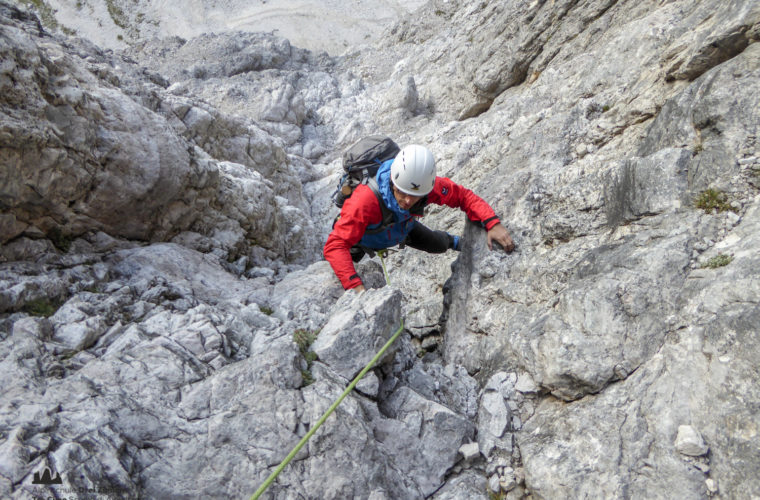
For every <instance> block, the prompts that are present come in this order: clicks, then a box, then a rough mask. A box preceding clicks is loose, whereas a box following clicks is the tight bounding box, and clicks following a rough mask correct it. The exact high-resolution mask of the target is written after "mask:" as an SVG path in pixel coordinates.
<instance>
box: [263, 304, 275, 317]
mask: <svg viewBox="0 0 760 500" xmlns="http://www.w3.org/2000/svg"><path fill="white" fill-rule="evenodd" d="M259 311H261V312H263V313H264V314H266V315H267V316H271V315H272V314H274V309H272V308H271V307H267V306H259Z"/></svg>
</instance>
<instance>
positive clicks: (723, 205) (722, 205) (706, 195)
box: [694, 188, 734, 212]
mask: <svg viewBox="0 0 760 500" xmlns="http://www.w3.org/2000/svg"><path fill="white" fill-rule="evenodd" d="M694 206H695V207H697V208H701V209H702V210H704V211H705V212H712V211H713V210H716V211H718V212H725V211H728V210H730V211H734V209H733V208H732V207H731V205H730V204H729V203H728V196H727V195H726V193H723V192H721V191H718V190H717V189H712V188H710V189H706V190H704V191H702V192H701V193H699V196H697V198H696V199H695V200H694Z"/></svg>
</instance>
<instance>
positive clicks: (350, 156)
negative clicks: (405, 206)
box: [332, 135, 401, 234]
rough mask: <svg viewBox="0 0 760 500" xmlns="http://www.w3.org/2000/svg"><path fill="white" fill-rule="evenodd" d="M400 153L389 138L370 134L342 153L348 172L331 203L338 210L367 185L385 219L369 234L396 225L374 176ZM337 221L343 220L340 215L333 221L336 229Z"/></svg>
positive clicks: (345, 169)
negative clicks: (357, 190)
mask: <svg viewBox="0 0 760 500" xmlns="http://www.w3.org/2000/svg"><path fill="white" fill-rule="evenodd" d="M399 151H401V148H399V147H398V144H396V143H395V142H393V139H391V138H390V137H386V136H384V135H370V136H367V137H363V138H361V139H359V140H358V141H356V142H355V143H354V144H353V145H352V146H351V147H349V148H348V149H347V150H346V151H345V152H344V153H343V171H344V172H345V173H344V174H343V176H342V177H341V178H340V182H339V184H338V188H337V189H336V190H335V192H334V193H333V195H332V200H333V203H334V204H335V205H336V206H337V207H339V208H340V207H343V203H344V202H345V201H346V199H348V198H349V197H350V196H351V194H352V193H353V192H354V189H356V187H357V186H358V185H359V184H367V186H369V188H370V189H371V190H372V192H373V193H375V197H377V201H378V203H380V211H381V212H382V214H383V220H382V222H381V223H380V226H379V227H377V228H375V229H369V230H367V231H366V234H374V233H379V232H380V231H383V230H384V229H385V228H386V227H388V226H390V225H391V224H393V222H394V218H393V212H391V210H390V209H389V208H388V207H387V206H385V202H384V201H383V196H382V195H381V194H380V188H379V187H378V185H377V181H375V175H376V174H377V170H378V169H379V168H380V165H382V164H383V162H386V161H388V160H391V159H393V158H395V157H396V155H397V154H398V153H399ZM338 218H340V214H339V215H338V216H337V217H336V218H335V220H334V221H333V226H334V225H335V222H336V221H337V220H338Z"/></svg>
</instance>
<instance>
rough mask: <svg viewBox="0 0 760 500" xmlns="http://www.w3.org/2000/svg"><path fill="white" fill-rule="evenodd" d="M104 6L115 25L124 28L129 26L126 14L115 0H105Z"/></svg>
mask: <svg viewBox="0 0 760 500" xmlns="http://www.w3.org/2000/svg"><path fill="white" fill-rule="evenodd" d="M106 8H107V9H108V14H109V15H110V16H111V19H113V23H114V24H115V25H116V26H118V27H119V28H121V29H124V30H125V29H128V28H129V22H128V19H127V16H126V15H125V14H124V11H123V10H121V7H119V6H118V5H117V4H116V0H106Z"/></svg>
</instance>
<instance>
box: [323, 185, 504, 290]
mask: <svg viewBox="0 0 760 500" xmlns="http://www.w3.org/2000/svg"><path fill="white" fill-rule="evenodd" d="M427 203H428V204H430V203H435V204H436V205H446V206H449V207H452V208H459V209H460V210H462V211H463V212H465V213H466V214H467V216H468V217H469V218H470V220H473V221H475V222H481V223H483V224H484V225H485V228H486V229H487V230H488V229H491V228H492V227H493V226H495V225H496V224H498V223H499V219H498V218H497V217H496V214H495V213H494V211H493V209H492V208H491V206H490V205H488V203H486V202H485V201H484V200H483V199H482V198H481V197H479V196H478V195H476V194H475V193H473V192H472V191H470V190H469V189H467V188H465V187H463V186H460V185H459V184H457V183H455V182H453V181H452V180H451V179H447V178H445V177H436V178H435V186H433V190H432V191H431V192H430V193H429V194H428V197H427ZM382 218H383V215H382V211H381V210H380V203H379V202H378V200H377V197H376V196H375V193H373V192H372V189H370V188H369V187H368V186H367V185H364V184H362V185H359V186H358V187H357V188H356V189H355V190H354V192H353V194H352V195H351V197H350V198H348V199H347V200H346V202H345V203H344V204H343V208H342V209H341V211H340V218H339V219H338V220H337V222H336V223H335V226H334V227H333V230H332V232H331V233H330V236H328V237H327V243H325V248H324V256H325V259H327V261H328V262H329V263H330V265H331V266H332V268H333V271H335V274H336V276H338V279H339V280H340V282H341V284H342V285H343V288H345V289H346V290H348V289H350V288H355V287H357V286H359V285H361V284H362V281H361V278H359V275H358V274H357V273H356V268H355V267H354V263H353V261H352V260H351V254H350V252H349V250H350V248H351V247H353V246H354V245H356V244H357V243H359V240H361V239H362V236H364V231H365V230H366V229H367V226H369V225H370V224H379V223H380V222H382Z"/></svg>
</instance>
